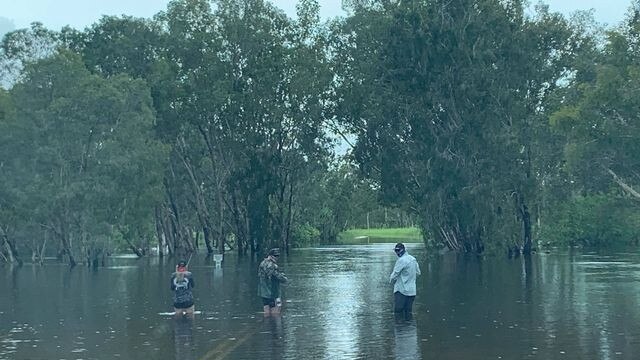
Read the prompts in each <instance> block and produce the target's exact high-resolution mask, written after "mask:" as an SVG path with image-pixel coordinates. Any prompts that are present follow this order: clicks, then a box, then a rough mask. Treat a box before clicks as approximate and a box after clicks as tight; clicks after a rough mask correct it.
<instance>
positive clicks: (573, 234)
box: [540, 194, 640, 247]
mask: <svg viewBox="0 0 640 360" xmlns="http://www.w3.org/2000/svg"><path fill="white" fill-rule="evenodd" d="M540 239H541V243H542V244H543V245H547V246H559V245H570V246H590V247H613V246H621V245H637V244H638V241H639V240H640V213H639V212H638V207H637V205H635V204H632V203H629V201H628V199H625V198H620V197H617V196H615V195H613V194H603V195H589V196H577V197H575V198H573V199H572V200H571V201H569V202H565V203H563V204H561V205H560V206H558V208H555V209H554V210H553V211H552V212H551V214H550V216H549V218H548V219H547V220H546V223H545V225H544V226H543V228H542V233H541V235H540Z"/></svg>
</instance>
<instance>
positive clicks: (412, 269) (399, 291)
mask: <svg viewBox="0 0 640 360" xmlns="http://www.w3.org/2000/svg"><path fill="white" fill-rule="evenodd" d="M393 251H395V253H396V255H397V256H398V260H396V265H395V266H394V267H393V272H392V273H391V276H390V277H389V282H390V283H391V284H392V285H393V298H394V299H393V300H394V308H393V310H394V312H395V313H396V315H404V318H405V319H406V320H410V319H411V312H412V307H413V300H414V299H415V298H416V277H417V276H418V275H420V266H419V265H418V262H417V261H416V258H414V257H413V256H411V255H409V254H408V253H407V250H406V249H405V247H404V244H403V243H397V244H396V246H395V248H394V249H393Z"/></svg>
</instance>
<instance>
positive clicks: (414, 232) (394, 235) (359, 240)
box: [338, 228, 422, 245]
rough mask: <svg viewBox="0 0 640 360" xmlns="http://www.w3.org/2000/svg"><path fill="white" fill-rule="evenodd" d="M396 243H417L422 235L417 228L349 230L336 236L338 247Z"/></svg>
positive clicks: (420, 240)
mask: <svg viewBox="0 0 640 360" xmlns="http://www.w3.org/2000/svg"><path fill="white" fill-rule="evenodd" d="M396 242H406V243H419V242H422V234H421V233H420V230H419V229H418V228H386V229H351V230H347V231H343V232H341V233H340V234H338V244H340V245H362V244H376V243H396Z"/></svg>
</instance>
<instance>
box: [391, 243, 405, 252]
mask: <svg viewBox="0 0 640 360" xmlns="http://www.w3.org/2000/svg"><path fill="white" fill-rule="evenodd" d="M402 250H404V244H403V243H397V244H396V247H394V248H393V251H396V252H397V251H402Z"/></svg>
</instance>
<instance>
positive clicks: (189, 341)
mask: <svg viewBox="0 0 640 360" xmlns="http://www.w3.org/2000/svg"><path fill="white" fill-rule="evenodd" d="M193 322H194V319H193V318H192V317H190V316H181V317H176V318H175V319H174V321H173V338H174V345H175V354H176V357H175V358H176V360H194V359H195V358H196V355H195V343H194V341H193Z"/></svg>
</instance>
